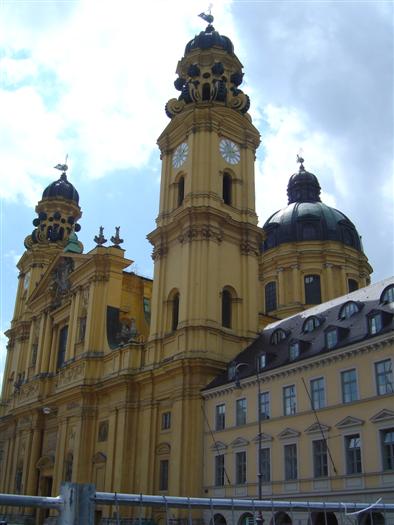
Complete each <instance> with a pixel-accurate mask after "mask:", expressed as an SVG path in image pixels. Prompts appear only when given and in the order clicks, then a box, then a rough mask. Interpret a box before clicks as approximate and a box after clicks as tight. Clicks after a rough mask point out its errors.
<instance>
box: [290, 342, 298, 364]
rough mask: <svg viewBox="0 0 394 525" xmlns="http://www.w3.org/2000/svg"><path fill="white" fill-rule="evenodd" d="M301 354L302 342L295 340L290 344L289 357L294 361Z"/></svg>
mask: <svg viewBox="0 0 394 525" xmlns="http://www.w3.org/2000/svg"><path fill="white" fill-rule="evenodd" d="M299 356H300V343H299V341H293V342H292V343H290V346H289V359H290V361H294V359H297V358H298V357H299Z"/></svg>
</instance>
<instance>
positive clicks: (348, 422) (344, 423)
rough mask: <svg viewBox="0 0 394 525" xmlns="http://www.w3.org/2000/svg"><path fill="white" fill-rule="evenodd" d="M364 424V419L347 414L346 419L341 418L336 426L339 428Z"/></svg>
mask: <svg viewBox="0 0 394 525" xmlns="http://www.w3.org/2000/svg"><path fill="white" fill-rule="evenodd" d="M363 424H364V420H363V419H359V418H358V417H353V416H347V417H345V418H344V419H341V421H339V422H338V423H337V424H336V425H335V426H336V427H337V428H347V427H356V426H360V425H363Z"/></svg>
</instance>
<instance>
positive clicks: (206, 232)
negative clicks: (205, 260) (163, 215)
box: [178, 224, 223, 244]
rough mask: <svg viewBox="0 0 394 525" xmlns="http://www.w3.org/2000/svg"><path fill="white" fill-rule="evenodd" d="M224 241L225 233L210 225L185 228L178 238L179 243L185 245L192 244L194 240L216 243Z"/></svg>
mask: <svg viewBox="0 0 394 525" xmlns="http://www.w3.org/2000/svg"><path fill="white" fill-rule="evenodd" d="M222 239H223V232H222V231H221V230H220V229H219V228H215V227H214V226H211V225H209V224H203V225H198V226H189V227H188V228H185V229H184V230H183V231H182V233H181V234H180V235H179V236H178V241H179V242H180V243H181V244H183V243H184V242H191V241H194V240H200V241H210V240H212V241H216V242H221V241H222Z"/></svg>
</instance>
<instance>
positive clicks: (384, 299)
mask: <svg viewBox="0 0 394 525" xmlns="http://www.w3.org/2000/svg"><path fill="white" fill-rule="evenodd" d="M380 302H381V303H383V304H389V303H394V284H390V285H389V286H387V287H386V288H385V289H384V290H383V293H382V295H381V297H380Z"/></svg>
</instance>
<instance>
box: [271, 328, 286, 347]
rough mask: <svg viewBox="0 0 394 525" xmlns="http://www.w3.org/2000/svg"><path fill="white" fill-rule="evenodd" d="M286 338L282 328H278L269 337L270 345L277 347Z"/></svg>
mask: <svg viewBox="0 0 394 525" xmlns="http://www.w3.org/2000/svg"><path fill="white" fill-rule="evenodd" d="M286 337H287V334H286V332H285V331H284V330H282V328H278V329H277V330H275V332H273V334H272V335H271V344H272V345H278V344H279V343H280V342H281V341H283V339H286Z"/></svg>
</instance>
